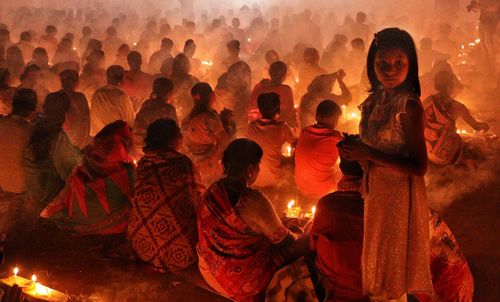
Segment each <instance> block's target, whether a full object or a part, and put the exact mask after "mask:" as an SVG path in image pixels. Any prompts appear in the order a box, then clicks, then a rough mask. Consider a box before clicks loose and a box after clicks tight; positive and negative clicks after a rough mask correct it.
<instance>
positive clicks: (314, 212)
mask: <svg viewBox="0 0 500 302" xmlns="http://www.w3.org/2000/svg"><path fill="white" fill-rule="evenodd" d="M311 212H312V213H313V216H314V214H316V206H313V207H312V209H311Z"/></svg>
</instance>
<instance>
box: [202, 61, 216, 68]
mask: <svg viewBox="0 0 500 302" xmlns="http://www.w3.org/2000/svg"><path fill="white" fill-rule="evenodd" d="M201 64H202V65H205V66H208V67H210V66H212V65H214V63H213V62H212V61H211V60H206V61H201Z"/></svg>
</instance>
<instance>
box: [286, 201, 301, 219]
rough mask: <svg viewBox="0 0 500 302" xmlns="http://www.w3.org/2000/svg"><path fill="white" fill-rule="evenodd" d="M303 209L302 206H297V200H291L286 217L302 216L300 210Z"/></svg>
mask: <svg viewBox="0 0 500 302" xmlns="http://www.w3.org/2000/svg"><path fill="white" fill-rule="evenodd" d="M301 211H302V209H301V208H300V206H295V200H290V202H289V203H288V205H287V206H286V217H293V218H297V217H299V216H300V212H301Z"/></svg>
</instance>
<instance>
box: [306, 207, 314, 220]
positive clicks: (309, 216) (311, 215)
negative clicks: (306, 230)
mask: <svg viewBox="0 0 500 302" xmlns="http://www.w3.org/2000/svg"><path fill="white" fill-rule="evenodd" d="M314 214H316V206H313V207H312V209H311V212H309V213H306V214H305V215H304V216H305V217H306V218H314Z"/></svg>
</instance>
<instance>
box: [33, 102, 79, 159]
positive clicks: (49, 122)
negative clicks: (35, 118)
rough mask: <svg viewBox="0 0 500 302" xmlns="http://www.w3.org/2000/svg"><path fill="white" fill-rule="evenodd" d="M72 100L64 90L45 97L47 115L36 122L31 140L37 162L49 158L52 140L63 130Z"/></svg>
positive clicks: (44, 107)
mask: <svg viewBox="0 0 500 302" xmlns="http://www.w3.org/2000/svg"><path fill="white" fill-rule="evenodd" d="M70 102H71V101H70V99H69V97H68V95H67V94H66V93H64V92H54V93H50V94H48V95H47V97H46V98H45V103H44V104H43V110H44V112H45V115H46V117H45V118H44V119H43V120H41V121H40V122H38V123H37V124H36V126H35V129H34V130H33V133H32V134H31V137H30V141H29V146H30V147H31V148H32V150H33V155H34V159H35V162H37V163H42V162H44V161H45V160H47V159H48V158H49V155H50V149H51V146H52V142H53V141H54V140H55V139H56V138H57V135H58V134H59V132H60V131H61V130H62V126H63V123H64V119H65V116H66V112H67V111H68V110H69V106H70Z"/></svg>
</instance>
